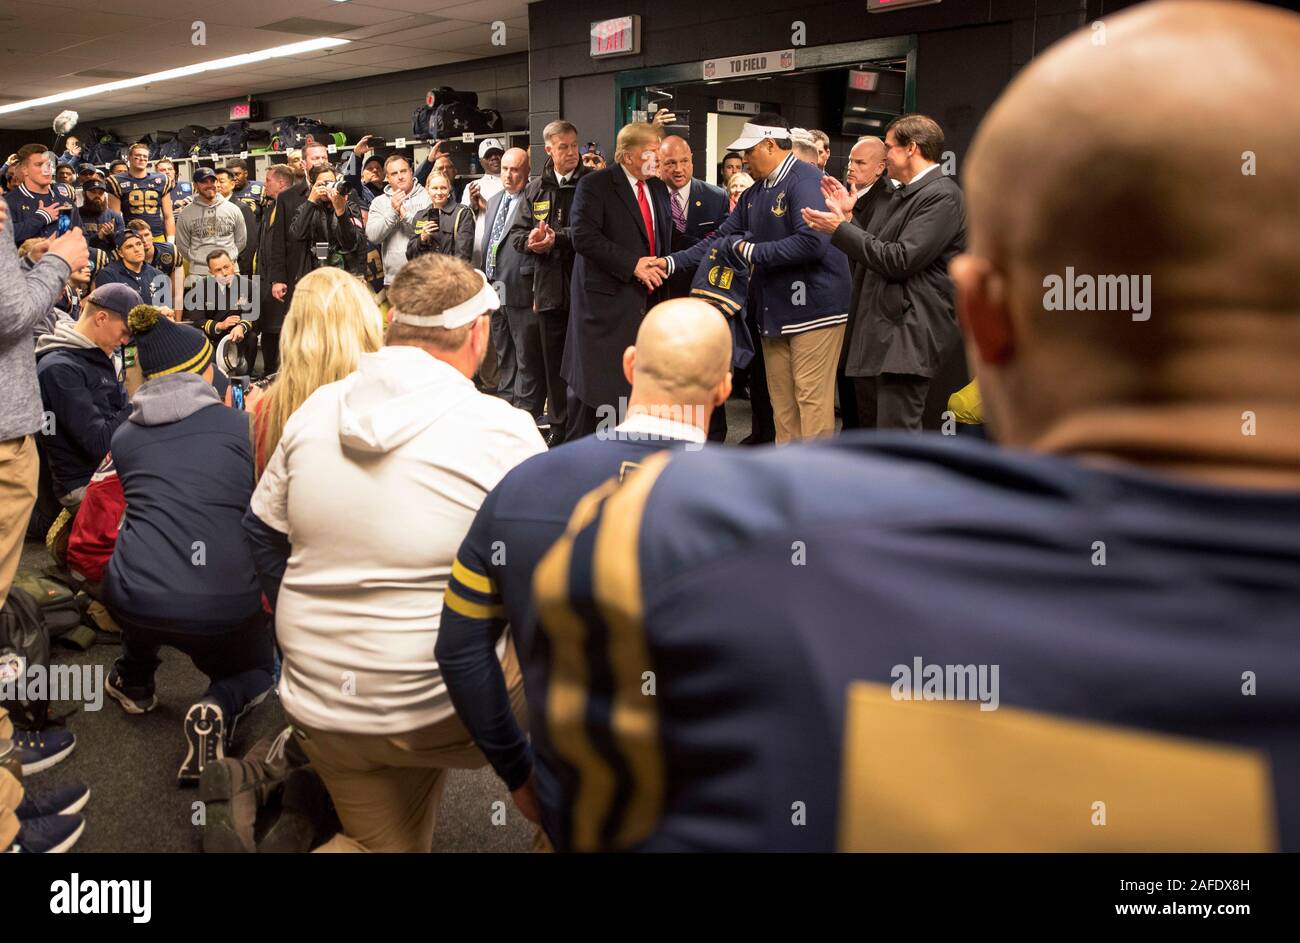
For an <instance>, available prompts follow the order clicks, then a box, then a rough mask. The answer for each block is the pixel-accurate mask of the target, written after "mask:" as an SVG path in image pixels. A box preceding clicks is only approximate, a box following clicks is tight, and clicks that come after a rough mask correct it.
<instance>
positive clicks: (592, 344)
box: [560, 164, 673, 407]
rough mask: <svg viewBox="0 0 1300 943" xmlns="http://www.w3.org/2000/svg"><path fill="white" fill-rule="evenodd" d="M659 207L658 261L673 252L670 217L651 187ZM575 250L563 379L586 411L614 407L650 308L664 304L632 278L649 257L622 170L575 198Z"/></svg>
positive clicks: (664, 194) (657, 186)
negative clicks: (628, 355) (627, 354)
mask: <svg viewBox="0 0 1300 943" xmlns="http://www.w3.org/2000/svg"><path fill="white" fill-rule="evenodd" d="M646 190H647V193H648V195H649V198H650V200H651V204H652V206H653V208H654V219H655V233H654V236H655V254H656V255H664V254H665V253H667V252H669V251H670V250H671V248H672V229H673V217H672V209H671V208H670V207H669V206H668V188H667V187H666V186H664V183H663V181H662V180H659V179H657V178H651V179H650V180H647V181H646ZM571 218H572V220H573V247H574V250H575V251H576V253H577V255H576V257H575V259H574V263H573V279H572V281H571V282H570V306H569V333H568V336H567V337H566V339H565V344H564V361H563V363H562V365H561V367H560V373H561V375H562V376H563V377H564V380H565V382H566V383H568V384H569V386H570V388H572V390H573V391H574V393H576V394H577V396H578V398H579V399H580V400H582V402H584V403H586V404H587V405H588V406H593V407H599V406H601V405H604V404H610V405H614V406H617V404H618V398H619V397H620V396H626V395H627V394H628V393H629V392H630V391H631V386H630V385H629V384H628V382H627V380H625V379H624V378H623V351H624V350H625V349H627V347H628V345H630V344H632V343H634V342H635V341H636V332H637V329H638V328H639V327H640V326H641V319H642V318H643V317H644V316H645V313H646V309H647V308H648V307H649V306H651V305H653V304H655V303H656V302H658V301H659V300H661V296H665V297H666V293H665V292H664V290H663V289H662V288H661V289H660V290H659V291H657V292H655V293H654V294H653V295H652V294H650V293H649V292H647V291H646V289H645V286H644V285H642V284H641V283H640V282H639V281H637V279H636V276H635V275H634V274H633V272H634V270H635V269H636V263H637V260H638V259H640V258H641V257H642V256H646V255H649V254H650V245H649V241H648V239H647V236H646V231H645V223H644V222H642V219H641V208H640V206H639V205H638V204H637V199H636V191H635V190H633V189H632V186H631V185H630V184H629V183H628V179H627V174H626V173H625V172H624V170H623V167H622V166H621V165H620V164H614V165H613V166H610V167H607V168H605V169H604V170H598V171H596V172H594V173H590V174H587V175H586V176H585V177H583V178H582V180H581V181H580V182H579V183H578V192H577V193H576V194H574V199H573V214H572V217H571Z"/></svg>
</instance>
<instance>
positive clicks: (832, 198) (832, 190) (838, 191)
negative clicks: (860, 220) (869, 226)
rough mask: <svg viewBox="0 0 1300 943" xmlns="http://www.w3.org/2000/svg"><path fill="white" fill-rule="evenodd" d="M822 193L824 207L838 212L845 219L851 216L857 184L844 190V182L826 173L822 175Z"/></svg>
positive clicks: (856, 193)
mask: <svg viewBox="0 0 1300 943" xmlns="http://www.w3.org/2000/svg"><path fill="white" fill-rule="evenodd" d="M822 195H823V196H824V197H826V208H827V209H828V210H830V211H831V212H832V213H838V214H839V215H840V216H842V217H843V218H844V219H846V220H847V219H849V218H850V217H852V215H853V202H854V200H856V199H857V195H858V186H857V184H854V185H853V189H852V190H846V189H844V184H842V183H840V182H839V181H838V180H836V179H835V178H834V177H832V176H830V175H829V174H827V175H826V176H825V177H822Z"/></svg>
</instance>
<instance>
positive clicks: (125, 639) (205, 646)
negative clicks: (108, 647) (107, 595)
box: [109, 609, 275, 724]
mask: <svg viewBox="0 0 1300 943" xmlns="http://www.w3.org/2000/svg"><path fill="white" fill-rule="evenodd" d="M109 615H111V616H112V617H113V620H114V621H115V622H117V624H118V625H119V626H121V628H122V656H121V657H120V658H118V659H117V661H116V662H115V663H114V665H113V668H114V669H115V670H116V671H117V673H118V675H119V676H120V677H121V679H122V682H123V683H124V684H125V685H126V687H127V688H128V689H133V690H136V691H141V692H147V693H148V694H152V693H153V690H154V684H153V676H154V673H155V672H156V671H157V670H158V666H159V665H161V664H162V659H160V658H159V657H158V650H159V649H160V648H162V646H164V645H170V646H171V647H172V648H175V649H177V650H179V651H181V652H183V653H184V654H186V655H188V656H189V657H190V660H191V661H193V662H194V667H195V668H197V669H199V671H201V672H203V673H204V674H205V675H207V676H208V682H209V683H208V690H207V692H206V693H205V694H204V695H203V697H204V698H205V699H211V700H214V701H216V702H217V703H218V704H220V705H221V710H222V713H223V714H224V715H225V720H226V723H227V724H233V723H234V721H235V718H236V717H237V716H239V714H240V713H241V712H242V711H243V710H244V708H245V707H247V706H248V703H249V702H250V701H251V700H253V698H255V697H257V696H258V695H260V694H262V693H264V692H265V691H268V690H270V687H271V672H272V671H273V670H274V667H275V650H274V647H273V645H272V628H271V623H270V619H269V617H268V616H267V615H266V613H264V612H262V611H261V610H260V609H259V610H258V611H257V612H256V613H255V614H254V615H252V616H251V617H249V618H248V619H245V620H244V621H243V622H241V623H239V624H238V625H233V626H231V627H230V628H228V629H226V630H224V631H217V630H214V631H202V632H199V631H190V630H187V629H181V628H179V627H176V626H161V625H150V624H147V623H144V622H139V621H137V620H135V619H132V618H130V617H129V616H125V615H123V613H121V612H120V611H117V610H113V609H110V610H109Z"/></svg>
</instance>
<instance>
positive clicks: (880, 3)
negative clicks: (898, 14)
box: [867, 0, 940, 13]
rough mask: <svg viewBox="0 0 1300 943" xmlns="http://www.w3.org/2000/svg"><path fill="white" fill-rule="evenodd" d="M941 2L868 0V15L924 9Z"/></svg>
mask: <svg viewBox="0 0 1300 943" xmlns="http://www.w3.org/2000/svg"><path fill="white" fill-rule="evenodd" d="M939 2H940V0H867V12H868V13H888V12H889V11H890V10H902V9H904V8H905V7H923V6H928V5H929V4H932V3H939Z"/></svg>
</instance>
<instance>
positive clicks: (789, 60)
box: [781, 52, 794, 69]
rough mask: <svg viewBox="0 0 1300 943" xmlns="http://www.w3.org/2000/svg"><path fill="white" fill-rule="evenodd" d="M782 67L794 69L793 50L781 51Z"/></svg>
mask: <svg viewBox="0 0 1300 943" xmlns="http://www.w3.org/2000/svg"><path fill="white" fill-rule="evenodd" d="M781 68H783V69H792V68H794V53H793V52H783V53H781Z"/></svg>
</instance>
